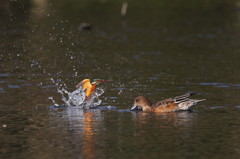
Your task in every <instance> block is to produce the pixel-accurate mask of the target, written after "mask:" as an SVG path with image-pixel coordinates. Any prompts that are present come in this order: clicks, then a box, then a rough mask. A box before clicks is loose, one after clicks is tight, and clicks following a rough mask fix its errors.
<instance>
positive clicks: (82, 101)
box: [49, 79, 104, 109]
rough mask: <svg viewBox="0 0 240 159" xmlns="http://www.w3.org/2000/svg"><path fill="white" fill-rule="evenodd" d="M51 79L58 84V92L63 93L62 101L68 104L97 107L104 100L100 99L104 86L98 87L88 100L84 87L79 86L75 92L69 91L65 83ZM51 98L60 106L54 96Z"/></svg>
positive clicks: (55, 104)
mask: <svg viewBox="0 0 240 159" xmlns="http://www.w3.org/2000/svg"><path fill="white" fill-rule="evenodd" d="M51 80H52V82H53V83H54V84H55V85H56V86H57V92H58V93H59V94H61V96H62V101H63V102H64V105H66V106H72V107H79V108H83V109H90V108H95V107H97V106H98V105H100V104H101V102H102V100H100V99H99V96H101V95H102V94H103V93H104V90H103V89H102V88H97V89H96V90H95V92H94V93H93V94H92V95H91V96H90V99H88V100H86V97H85V91H84V90H83V89H82V88H78V89H77V90H75V91H73V92H69V91H67V90H66V89H65V88H66V86H65V85H62V84H61V85H59V84H58V83H56V82H55V81H54V80H53V79H51ZM49 99H50V100H51V101H52V102H53V104H54V106H59V104H57V103H56V102H55V100H54V99H53V97H49Z"/></svg>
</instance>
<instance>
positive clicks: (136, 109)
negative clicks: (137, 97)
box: [130, 105, 142, 111]
mask: <svg viewBox="0 0 240 159" xmlns="http://www.w3.org/2000/svg"><path fill="white" fill-rule="evenodd" d="M130 110H131V111H141V110H142V108H141V107H139V106H136V105H134V106H133V107H132V108H131V109H130Z"/></svg>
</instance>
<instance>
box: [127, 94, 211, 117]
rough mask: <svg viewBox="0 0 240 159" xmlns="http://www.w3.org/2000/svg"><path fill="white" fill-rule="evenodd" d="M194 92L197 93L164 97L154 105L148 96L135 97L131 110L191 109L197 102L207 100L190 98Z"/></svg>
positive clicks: (171, 110)
mask: <svg viewBox="0 0 240 159" xmlns="http://www.w3.org/2000/svg"><path fill="white" fill-rule="evenodd" d="M194 94H196V93H194V92H189V93H186V94H183V95H181V96H176V97H174V98H168V99H164V100H162V101H159V102H157V103H156V104H153V105H152V103H151V101H150V100H149V99H148V98H147V97H144V96H138V97H136V98H135V100H134V105H133V107H132V108H131V109H130V110H131V111H133V110H138V111H143V112H159V113H167V112H176V111H180V110H189V109H190V108H191V107H192V106H194V105H196V104H197V103H199V102H201V101H204V100H206V99H200V100H198V99H190V98H189V97H190V96H192V95H194Z"/></svg>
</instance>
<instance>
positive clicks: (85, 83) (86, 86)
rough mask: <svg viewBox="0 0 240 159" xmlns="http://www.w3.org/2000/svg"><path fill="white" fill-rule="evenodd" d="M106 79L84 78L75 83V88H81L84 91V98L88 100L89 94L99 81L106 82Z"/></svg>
mask: <svg viewBox="0 0 240 159" xmlns="http://www.w3.org/2000/svg"><path fill="white" fill-rule="evenodd" d="M107 81H108V80H101V79H93V80H90V79H84V80H82V81H81V82H79V83H78V84H77V85H76V88H77V89H79V88H81V89H83V90H84V91H85V97H86V100H89V99H90V97H91V95H92V94H93V93H94V92H95V90H96V88H97V85H98V84H100V83H101V82H107Z"/></svg>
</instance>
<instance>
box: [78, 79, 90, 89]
mask: <svg viewBox="0 0 240 159" xmlns="http://www.w3.org/2000/svg"><path fill="white" fill-rule="evenodd" d="M76 87H77V88H80V87H82V89H83V90H85V89H88V88H91V87H92V84H91V82H90V79H84V80H82V81H81V82H80V83H78V84H77V85H76Z"/></svg>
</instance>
